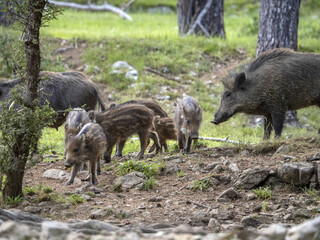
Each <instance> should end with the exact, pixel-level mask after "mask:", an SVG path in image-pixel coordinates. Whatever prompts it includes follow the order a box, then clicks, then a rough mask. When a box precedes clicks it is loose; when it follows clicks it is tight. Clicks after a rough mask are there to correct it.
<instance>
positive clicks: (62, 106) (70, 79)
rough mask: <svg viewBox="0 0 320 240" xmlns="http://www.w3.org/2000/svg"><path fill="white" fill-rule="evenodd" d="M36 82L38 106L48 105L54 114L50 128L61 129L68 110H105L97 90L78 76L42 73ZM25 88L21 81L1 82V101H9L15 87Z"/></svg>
mask: <svg viewBox="0 0 320 240" xmlns="http://www.w3.org/2000/svg"><path fill="white" fill-rule="evenodd" d="M39 78H40V82H39V90H38V95H39V104H40V105H44V104H46V103H47V101H48V102H49V104H50V106H51V107H52V108H53V109H54V110H55V111H56V112H57V114H56V115H55V116H54V117H55V122H54V124H53V125H52V126H51V127H53V128H58V127H60V126H61V125H62V124H63V123H64V121H65V120H66V113H65V112H64V111H65V110H66V109H68V108H77V107H84V108H85V110H87V111H89V110H94V109H97V108H100V110H102V111H103V110H105V107H104V103H103V101H102V99H101V97H100V93H99V90H98V87H97V86H96V85H95V84H94V83H93V82H91V81H89V80H87V79H86V77H85V76H84V75H83V74H82V73H79V72H62V73H56V72H41V73H40V76H39ZM18 85H21V86H24V81H23V80H22V79H14V80H10V81H4V82H0V101H5V100H8V99H9V98H10V91H11V90H12V89H13V88H14V87H16V86H18Z"/></svg>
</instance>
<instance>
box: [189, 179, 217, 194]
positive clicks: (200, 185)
mask: <svg viewBox="0 0 320 240" xmlns="http://www.w3.org/2000/svg"><path fill="white" fill-rule="evenodd" d="M215 187H216V186H215V185H214V184H213V183H212V181H211V179H203V180H195V181H194V182H193V186H192V188H191V189H192V191H195V192H196V191H201V192H205V191H207V190H208V189H209V188H215Z"/></svg>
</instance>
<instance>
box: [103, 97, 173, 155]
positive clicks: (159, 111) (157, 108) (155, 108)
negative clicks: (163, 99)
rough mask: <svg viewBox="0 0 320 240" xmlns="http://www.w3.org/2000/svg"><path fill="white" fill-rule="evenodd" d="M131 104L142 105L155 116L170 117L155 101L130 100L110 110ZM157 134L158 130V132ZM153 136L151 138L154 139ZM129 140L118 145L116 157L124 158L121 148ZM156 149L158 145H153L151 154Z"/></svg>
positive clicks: (113, 106) (124, 140) (121, 141)
mask: <svg viewBox="0 0 320 240" xmlns="http://www.w3.org/2000/svg"><path fill="white" fill-rule="evenodd" d="M129 104H140V105H144V106H146V107H147V108H149V109H151V110H152V111H153V114H154V116H160V117H161V118H162V117H168V114H167V113H166V112H165V111H164V110H163V109H162V108H161V106H160V105H159V103H157V102H156V101H154V100H130V101H127V102H124V103H121V104H119V105H116V104H115V103H113V104H112V105H111V106H110V108H109V109H111V108H115V107H119V106H123V105H129ZM156 132H157V130H156ZM157 134H158V135H159V133H158V132H157ZM152 137H153V136H151V138H152ZM126 141H127V139H121V140H120V141H119V142H118V143H117V147H116V153H115V156H117V157H122V148H123V147H121V146H124V144H125V143H126ZM154 149H156V144H155V143H153V145H152V146H151V148H150V150H149V153H150V152H153V151H154ZM159 151H161V149H156V152H159Z"/></svg>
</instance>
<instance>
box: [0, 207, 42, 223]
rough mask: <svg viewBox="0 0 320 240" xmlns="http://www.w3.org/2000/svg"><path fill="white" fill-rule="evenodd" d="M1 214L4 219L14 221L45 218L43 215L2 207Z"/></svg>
mask: <svg viewBox="0 0 320 240" xmlns="http://www.w3.org/2000/svg"><path fill="white" fill-rule="evenodd" d="M0 216H1V218H2V219H5V220H13V221H32V222H42V221H43V220H44V218H42V217H39V216H37V215H33V214H30V213H27V212H22V211H20V210H17V209H11V210H4V209H1V208H0Z"/></svg>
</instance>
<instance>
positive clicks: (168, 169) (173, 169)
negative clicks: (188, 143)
mask: <svg viewBox="0 0 320 240" xmlns="http://www.w3.org/2000/svg"><path fill="white" fill-rule="evenodd" d="M178 171H180V167H179V166H178V165H176V164H174V163H172V162H171V163H168V164H166V166H165V167H164V169H163V172H162V173H163V175H165V176H166V175H172V174H177V172H178Z"/></svg>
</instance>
